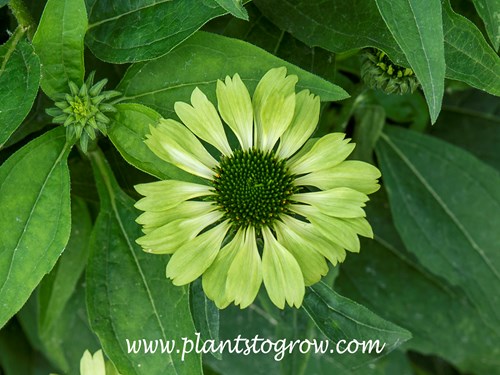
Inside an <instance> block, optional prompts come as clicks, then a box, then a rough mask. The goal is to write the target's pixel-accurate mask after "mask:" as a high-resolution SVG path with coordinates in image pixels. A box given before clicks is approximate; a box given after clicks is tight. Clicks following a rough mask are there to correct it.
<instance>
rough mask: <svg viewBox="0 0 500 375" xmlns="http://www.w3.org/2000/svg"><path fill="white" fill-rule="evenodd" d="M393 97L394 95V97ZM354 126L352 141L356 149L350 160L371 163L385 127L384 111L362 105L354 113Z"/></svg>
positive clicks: (373, 106) (379, 107) (377, 106)
mask: <svg viewBox="0 0 500 375" xmlns="http://www.w3.org/2000/svg"><path fill="white" fill-rule="evenodd" d="M394 96H395V95H394ZM354 117H355V119H356V126H355V127H354V136H353V140H354V142H355V143H356V148H355V149H354V152H353V153H352V155H351V156H352V158H353V159H356V160H363V161H366V162H370V163H373V157H372V155H373V150H374V148H375V144H376V143H377V140H378V138H379V137H380V134H381V133H382V129H383V127H384V125H385V110H384V107H382V106H380V105H370V104H368V105H362V106H359V107H358V108H356V110H355V112H354Z"/></svg>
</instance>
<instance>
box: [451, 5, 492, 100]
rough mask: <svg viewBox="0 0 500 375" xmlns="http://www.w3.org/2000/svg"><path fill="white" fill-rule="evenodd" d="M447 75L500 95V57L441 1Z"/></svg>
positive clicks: (478, 34) (477, 33) (470, 23)
mask: <svg viewBox="0 0 500 375" xmlns="http://www.w3.org/2000/svg"><path fill="white" fill-rule="evenodd" d="M443 10H444V12H443V28H444V37H445V38H444V43H445V51H446V64H447V67H446V77H448V78H451V79H456V80H459V81H463V82H466V83H468V84H469V85H471V86H472V87H476V88H478V89H480V90H484V91H487V92H489V93H490V94H493V95H496V96H500V57H499V56H498V54H497V53H496V52H495V51H493V49H491V47H490V46H489V45H488V43H486V40H485V39H484V37H483V34H481V32H480V31H479V30H478V28H477V27H476V26H475V25H474V24H473V23H472V22H470V21H469V20H468V19H466V18H464V17H462V16H460V15H458V14H456V13H455V12H454V11H453V10H452V9H451V7H450V4H449V3H448V1H445V2H444V3H443Z"/></svg>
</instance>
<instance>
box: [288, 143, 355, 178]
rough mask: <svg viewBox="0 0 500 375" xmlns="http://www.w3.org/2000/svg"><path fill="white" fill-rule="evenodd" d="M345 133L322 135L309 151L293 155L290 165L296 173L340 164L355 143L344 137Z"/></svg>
mask: <svg viewBox="0 0 500 375" xmlns="http://www.w3.org/2000/svg"><path fill="white" fill-rule="evenodd" d="M344 137H345V134H344V133H330V134H327V135H325V136H324V137H321V138H320V139H319V140H318V141H317V142H316V143H314V145H313V146H312V147H311V149H310V150H309V151H308V152H305V153H302V152H301V153H298V154H297V155H295V156H294V157H292V158H291V159H290V160H289V162H288V166H289V168H290V171H291V172H292V173H294V174H297V175H298V174H303V173H309V172H316V171H320V170H322V169H329V168H333V167H335V166H336V165H338V164H340V163H341V162H343V161H344V160H345V158H347V157H348V156H349V154H350V153H351V152H352V150H354V146H355V145H354V143H349V140H350V139H344Z"/></svg>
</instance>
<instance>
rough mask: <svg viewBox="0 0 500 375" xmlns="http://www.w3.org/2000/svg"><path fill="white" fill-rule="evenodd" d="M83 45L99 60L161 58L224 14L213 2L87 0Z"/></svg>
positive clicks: (184, 0)
mask: <svg viewBox="0 0 500 375" xmlns="http://www.w3.org/2000/svg"><path fill="white" fill-rule="evenodd" d="M87 6H88V9H89V20H90V24H89V32H88V33H87V39H86V42H87V44H88V46H89V48H90V50H91V51H92V52H93V53H94V54H95V55H96V56H97V57H98V58H100V59H101V60H104V61H107V62H112V63H118V64H120V63H125V62H137V61H145V60H151V59H154V58H157V57H160V56H163V55H164V54H166V53H167V52H169V51H170V50H172V48H174V47H175V46H177V45H178V44H180V43H181V42H182V41H184V40H185V39H187V38H188V37H189V36H190V35H192V34H193V33H195V32H196V31H197V30H198V29H199V28H200V27H201V26H203V25H204V24H205V23H206V22H208V21H209V20H211V19H213V18H215V17H218V16H222V15H223V14H225V13H227V11H226V10H225V9H223V8H221V7H220V6H218V5H217V4H216V2H215V1H206V0H204V1H199V0H183V1H170V0H161V1H157V2H151V1H149V0H137V1H134V2H129V1H116V2H114V3H113V6H112V7H110V6H109V4H108V3H107V2H105V1H97V0H87Z"/></svg>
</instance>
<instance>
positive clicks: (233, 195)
mask: <svg viewBox="0 0 500 375" xmlns="http://www.w3.org/2000/svg"><path fill="white" fill-rule="evenodd" d="M293 180H294V176H293V175H292V174H291V173H290V172H289V170H288V168H287V166H286V164H285V160H279V159H278V158H277V157H276V155H275V154H274V152H273V151H268V152H265V151H262V150H257V149H251V150H247V151H243V150H236V151H235V152H234V153H233V155H231V156H223V157H222V158H221V161H220V163H219V165H218V166H217V167H216V168H215V176H214V179H213V181H212V185H213V187H214V188H215V191H216V193H217V194H215V196H214V200H215V201H216V202H217V204H218V205H219V207H220V209H221V210H222V211H224V212H225V216H226V218H228V219H230V221H231V222H232V223H233V225H236V227H241V226H243V227H246V226H248V225H253V226H254V227H257V228H260V227H261V226H264V225H269V224H270V223H272V221H273V220H275V219H276V218H278V217H279V215H280V213H282V212H285V211H286V207H287V205H288V204H289V198H290V196H291V195H292V194H293V193H294V191H295V187H294V185H293Z"/></svg>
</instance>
